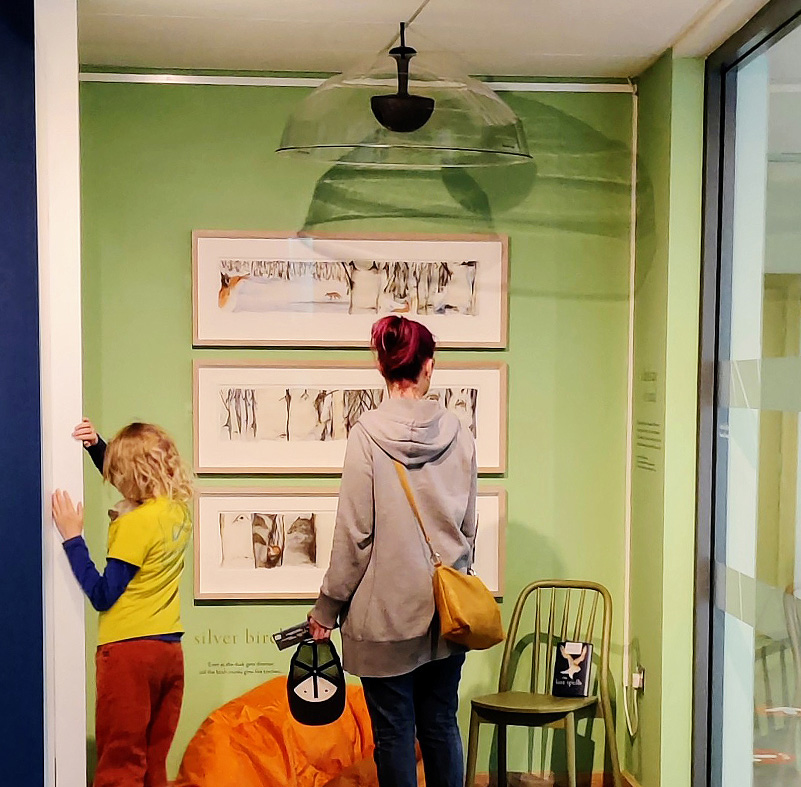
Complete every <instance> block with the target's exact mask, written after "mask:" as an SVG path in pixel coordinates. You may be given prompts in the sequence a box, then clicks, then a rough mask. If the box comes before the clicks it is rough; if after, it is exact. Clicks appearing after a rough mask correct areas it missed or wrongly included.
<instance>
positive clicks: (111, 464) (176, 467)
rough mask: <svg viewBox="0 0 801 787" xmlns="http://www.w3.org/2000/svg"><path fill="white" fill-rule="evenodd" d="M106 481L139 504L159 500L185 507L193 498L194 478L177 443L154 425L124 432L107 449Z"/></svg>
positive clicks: (138, 425) (135, 426) (131, 427)
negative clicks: (180, 453)
mask: <svg viewBox="0 0 801 787" xmlns="http://www.w3.org/2000/svg"><path fill="white" fill-rule="evenodd" d="M103 478H105V480H106V481H108V482H109V483H110V484H111V485H112V486H114V487H116V488H117V489H118V490H119V491H120V493H121V494H122V495H123V496H124V497H125V498H126V500H132V501H134V502H136V503H143V502H145V501H146V500H153V499H154V498H157V497H168V498H170V499H171V500H178V501H180V502H183V503H185V502H187V501H188V500H189V499H190V498H191V497H192V480H191V476H190V474H189V471H188V470H187V469H186V466H185V465H184V463H183V461H182V460H181V457H180V455H179V453H178V449H177V448H176V447H175V443H174V442H173V441H172V438H171V437H170V436H169V435H168V434H167V433H166V432H165V431H164V430H163V429H161V428H160V427H158V426H155V425H154V424H143V423H132V424H128V426H126V427H123V428H122V429H120V431H119V432H118V434H117V435H116V437H115V438H114V439H113V440H112V441H111V442H110V443H109V444H108V446H107V448H106V456H105V459H104V461H103Z"/></svg>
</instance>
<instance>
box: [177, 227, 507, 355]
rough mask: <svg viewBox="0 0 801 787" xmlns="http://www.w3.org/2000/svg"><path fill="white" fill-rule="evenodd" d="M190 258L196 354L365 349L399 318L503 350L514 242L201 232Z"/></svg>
mask: <svg viewBox="0 0 801 787" xmlns="http://www.w3.org/2000/svg"><path fill="white" fill-rule="evenodd" d="M192 263H193V264H192V271H193V274H192V279H193V313H194V329H193V340H194V345H195V346H196V347H366V346H367V345H368V343H369V337H370V327H371V326H372V324H373V323H374V322H375V320H376V319H378V317H380V316H382V315H385V314H393V313H394V314H404V315H406V316H408V317H410V318H412V319H415V320H419V321H420V322H422V323H425V325H427V326H428V328H429V329H430V330H431V332H432V333H433V334H434V336H435V337H436V339H437V342H438V344H439V346H440V347H465V348H469V347H496V348H498V347H505V346H506V337H507V328H508V324H507V323H508V288H507V277H508V239H507V237H506V236H498V235H375V236H363V235H360V236H357V235H315V236H314V237H305V236H297V235H286V234H284V235H281V234H275V233H259V232H225V231H210V230H196V231H195V232H193V233H192Z"/></svg>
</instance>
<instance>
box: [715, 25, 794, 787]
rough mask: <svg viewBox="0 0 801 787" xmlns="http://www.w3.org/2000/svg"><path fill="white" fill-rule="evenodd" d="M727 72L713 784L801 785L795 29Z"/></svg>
mask: <svg viewBox="0 0 801 787" xmlns="http://www.w3.org/2000/svg"><path fill="white" fill-rule="evenodd" d="M726 79H727V81H726V89H727V91H729V96H730V97H731V95H734V96H735V97H736V101H731V100H729V101H727V104H728V105H729V106H730V107H734V113H733V116H731V115H730V116H729V118H728V119H727V123H728V126H727V128H726V129H725V137H724V143H723V144H724V160H725V171H726V173H727V178H724V190H723V200H724V202H723V213H722V222H723V225H722V229H723V232H722V236H721V237H722V252H721V278H720V284H719V325H718V365H717V374H718V380H717V386H718V400H717V401H718V411H717V433H716V437H715V441H716V446H715V448H716V467H715V483H714V486H715V521H714V532H715V540H714V543H715V554H714V559H715V564H716V565H715V578H716V579H715V593H714V598H715V608H714V613H713V614H714V618H713V634H712V641H713V664H714V665H715V670H716V677H715V678H714V679H713V686H712V693H713V706H712V714H713V717H712V724H711V730H712V736H713V740H712V747H711V774H712V784H715V785H721V787H734V786H735V785H736V787H751V786H752V785H754V786H758V785H787V784H801V679H799V676H801V652H800V651H799V647H800V642H799V629H800V628H801V627H800V626H799V621H801V473H799V452H801V435H800V434H799V417H798V414H799V411H801V29H797V30H795V31H794V32H793V33H790V34H789V35H788V36H786V37H785V38H783V39H782V40H781V41H780V42H778V43H777V44H775V45H774V46H772V47H770V48H769V49H768V50H767V51H765V52H764V53H763V54H760V55H759V56H757V57H756V58H753V59H751V60H750V61H748V62H747V64H746V65H743V66H740V67H738V68H736V69H735V70H733V71H732V72H731V73H730V74H729V75H728V77H727V78H726Z"/></svg>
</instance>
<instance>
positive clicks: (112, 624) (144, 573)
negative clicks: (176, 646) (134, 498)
mask: <svg viewBox="0 0 801 787" xmlns="http://www.w3.org/2000/svg"><path fill="white" fill-rule="evenodd" d="M190 529H191V525H190V521H189V511H188V510H187V507H186V506H185V505H184V504H182V503H177V502H175V501H174V500H169V499H168V498H166V497H159V498H157V499H155V500H148V501H147V502H146V503H143V504H142V505H141V506H138V507H137V508H135V509H134V510H133V511H131V512H130V513H127V514H123V515H122V516H119V517H117V519H115V520H114V521H113V522H112V523H111V525H110V526H109V530H108V557H110V558H111V557H113V558H117V560H124V561H125V562H126V563H132V564H133V565H135V566H139V571H137V572H136V575H135V576H134V578H133V579H132V580H131V581H130V582H129V583H128V587H127V588H125V592H124V593H123V594H122V595H121V596H120V598H119V599H118V600H117V603H116V604H114V606H113V607H111V609H109V610H108V611H107V612H101V613H100V625H99V629H98V644H99V645H105V644H106V643H107V642H118V641H119V640H123V639H134V638H136V637H151V636H155V635H158V634H172V633H174V632H180V631H183V629H182V628H181V608H180V602H179V600H178V583H179V581H180V579H181V572H182V571H183V568H184V549H185V548H186V544H187V542H188V541H189V533H190Z"/></svg>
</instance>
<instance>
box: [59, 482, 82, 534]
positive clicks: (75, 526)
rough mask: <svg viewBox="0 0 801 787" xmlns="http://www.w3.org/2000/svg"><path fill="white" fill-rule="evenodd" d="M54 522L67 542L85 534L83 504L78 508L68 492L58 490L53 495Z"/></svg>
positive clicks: (79, 504)
mask: <svg viewBox="0 0 801 787" xmlns="http://www.w3.org/2000/svg"><path fill="white" fill-rule="evenodd" d="M53 521H54V522H55V523H56V527H57V528H58V532H59V533H61V537H62V538H63V539H64V540H65V541H66V540H67V539H70V538H75V536H79V535H81V533H83V503H78V507H77V508H76V507H75V505H73V502H72V499H71V498H70V496H69V495H68V494H67V493H66V492H64V491H62V490H61V489H56V491H55V492H54V493H53Z"/></svg>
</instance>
